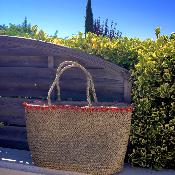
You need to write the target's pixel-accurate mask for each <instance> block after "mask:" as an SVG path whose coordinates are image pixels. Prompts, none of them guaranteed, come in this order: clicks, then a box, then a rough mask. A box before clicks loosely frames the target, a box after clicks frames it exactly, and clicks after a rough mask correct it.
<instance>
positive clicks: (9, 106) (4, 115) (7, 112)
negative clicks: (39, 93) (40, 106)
mask: <svg viewBox="0 0 175 175" xmlns="http://www.w3.org/2000/svg"><path fill="white" fill-rule="evenodd" d="M24 101H25V102H32V101H33V100H30V99H23V98H0V121H2V122H5V123H7V124H12V125H19V126H25V124H26V123H25V113H24V107H23V106H22V103H23V102H24Z"/></svg>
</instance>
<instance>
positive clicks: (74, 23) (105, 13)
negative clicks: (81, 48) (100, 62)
mask: <svg viewBox="0 0 175 175" xmlns="http://www.w3.org/2000/svg"><path fill="white" fill-rule="evenodd" d="M86 2H87V0H0V6H1V12H0V21H1V23H0V24H6V25H8V24H9V23H15V24H20V23H22V21H23V20H24V17H25V16H26V17H27V18H28V21H29V22H30V23H31V24H32V25H34V24H37V25H38V26H39V27H40V28H41V29H43V30H44V31H46V32H47V33H48V34H54V32H55V31H56V30H58V36H59V37H63V38H64V37H70V36H72V35H73V34H77V33H78V32H84V17H85V11H86ZM92 10H93V15H94V18H98V17H101V19H104V20H105V19H106V18H108V19H109V21H112V20H113V21H114V22H117V23H118V29H119V30H120V31H121V32H122V35H123V36H128V37H139V38H141V39H145V38H155V34H154V29H155V28H156V27H157V26H160V27H161V31H162V34H171V33H172V32H175V0H92Z"/></svg>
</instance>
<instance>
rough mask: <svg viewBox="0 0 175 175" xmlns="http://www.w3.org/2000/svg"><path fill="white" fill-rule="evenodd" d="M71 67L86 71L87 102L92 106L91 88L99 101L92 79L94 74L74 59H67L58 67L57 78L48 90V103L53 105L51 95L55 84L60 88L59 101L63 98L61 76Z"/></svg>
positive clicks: (95, 98) (94, 96) (95, 99)
mask: <svg viewBox="0 0 175 175" xmlns="http://www.w3.org/2000/svg"><path fill="white" fill-rule="evenodd" d="M66 64H67V66H65V65H66ZM63 66H65V67H63ZM62 67H63V68H62ZM70 68H80V69H81V70H82V71H83V72H84V73H85V75H86V78H87V89H86V93H87V102H88V105H89V106H92V102H91V99H90V90H91V91H92V95H93V98H94V101H95V102H97V96H96V93H95V87H94V83H93V80H92V76H91V74H90V73H89V72H88V71H87V70H86V69H85V68H84V67H83V66H82V65H80V64H79V63H77V62H73V61H65V62H63V63H61V64H60V66H59V67H58V69H57V72H56V77H55V80H54V82H53V83H52V85H51V87H50V89H49V91H48V96H47V99H48V105H51V100H50V96H51V93H52V91H53V89H54V87H55V85H56V86H57V90H58V100H59V101H60V100H61V98H60V85H59V81H60V76H61V75H62V74H63V73H64V72H65V71H66V70H68V69H70Z"/></svg>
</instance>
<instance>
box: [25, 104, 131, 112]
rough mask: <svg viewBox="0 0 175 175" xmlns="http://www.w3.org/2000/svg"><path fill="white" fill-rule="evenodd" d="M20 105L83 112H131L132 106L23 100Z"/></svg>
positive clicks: (37, 108)
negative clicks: (60, 103)
mask: <svg viewBox="0 0 175 175" xmlns="http://www.w3.org/2000/svg"><path fill="white" fill-rule="evenodd" d="M22 106H23V107H24V108H25V109H29V110H58V109H59V110H74V111H80V112H82V111H84V112H95V111H97V112H107V111H113V112H132V111H133V107H132V106H131V105H130V106H127V107H118V106H73V105H58V104H57V105H48V104H34V103H27V102H23V104H22Z"/></svg>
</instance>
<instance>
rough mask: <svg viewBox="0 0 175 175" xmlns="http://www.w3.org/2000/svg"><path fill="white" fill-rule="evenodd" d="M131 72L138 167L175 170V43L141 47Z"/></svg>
mask: <svg viewBox="0 0 175 175" xmlns="http://www.w3.org/2000/svg"><path fill="white" fill-rule="evenodd" d="M138 60H139V61H138V63H137V64H136V65H135V68H134V69H133V72H132V80H133V87H132V97H133V102H134V106H135V110H134V114H133V120H132V134H131V143H132V153H131V154H130V162H131V163H132V164H133V165H136V166H143V167H151V168H155V169H160V168H163V167H171V168H175V40H171V39H169V38H168V37H166V36H162V37H160V38H158V40H157V41H155V42H153V41H150V40H147V41H144V42H143V43H142V49H140V50H138Z"/></svg>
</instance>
